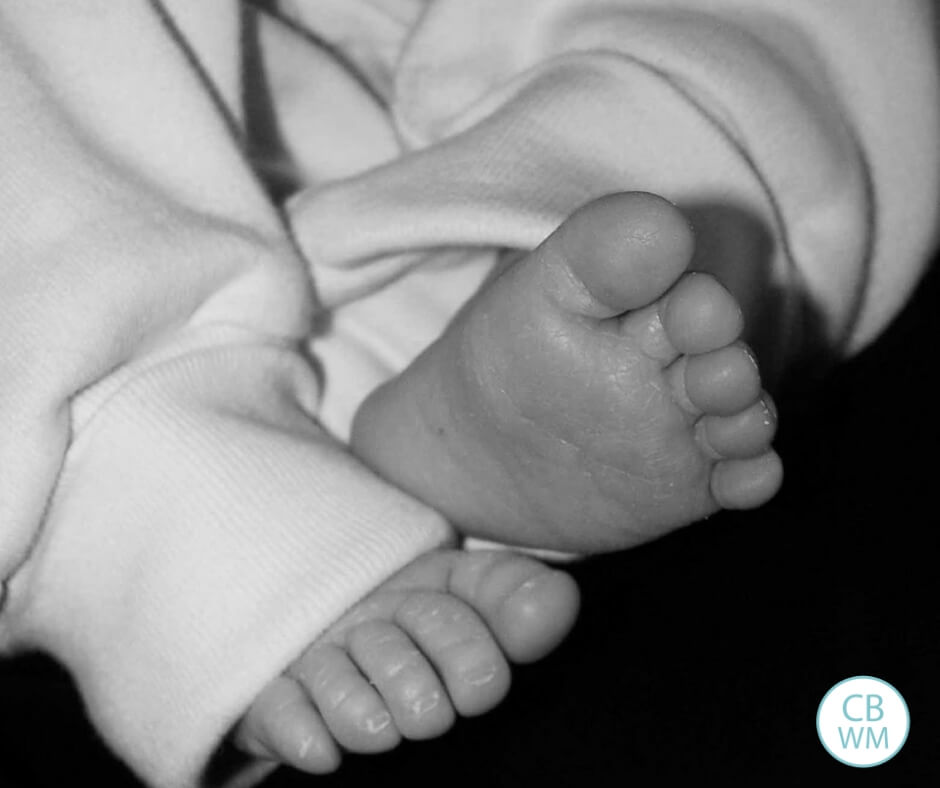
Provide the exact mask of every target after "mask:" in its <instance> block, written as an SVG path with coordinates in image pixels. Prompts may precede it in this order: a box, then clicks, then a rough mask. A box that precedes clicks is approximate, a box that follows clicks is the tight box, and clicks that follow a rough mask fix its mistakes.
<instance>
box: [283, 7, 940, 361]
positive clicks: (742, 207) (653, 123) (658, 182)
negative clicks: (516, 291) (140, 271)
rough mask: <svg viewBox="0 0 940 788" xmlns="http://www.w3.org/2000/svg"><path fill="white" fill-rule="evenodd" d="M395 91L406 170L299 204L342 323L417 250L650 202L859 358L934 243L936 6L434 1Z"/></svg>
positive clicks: (307, 243)
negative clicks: (586, 206)
mask: <svg viewBox="0 0 940 788" xmlns="http://www.w3.org/2000/svg"><path fill="white" fill-rule="evenodd" d="M350 2H352V4H353V5H369V4H368V3H363V2H359V3H357V2H355V0H350ZM324 3H325V6H326V7H334V9H335V8H338V7H339V5H340V4H339V3H338V2H335V0H324ZM352 51H353V53H355V50H354V49H353V50H352ZM391 79H392V83H393V87H392V88H391V89H390V90H389V91H388V94H387V97H386V98H387V101H388V102H389V107H388V113H387V114H388V117H389V118H390V122H391V123H393V124H394V127H395V129H396V132H397V139H398V140H399V141H400V142H401V144H402V146H403V150H402V152H401V153H400V154H398V155H397V157H396V158H394V160H392V161H388V162H383V163H382V166H378V167H374V168H373V169H371V170H368V171H364V172H358V173H355V174H354V176H353V177H348V178H343V179H338V180H336V181H333V182H331V183H329V184H327V185H326V186H325V187H321V188H316V189H313V190H310V191H309V192H307V193H305V194H303V195H301V196H300V197H298V198H297V199H295V200H294V201H293V202H292V203H291V216H292V221H293V225H294V229H295V232H296V235H297V238H298V240H299V242H300V244H301V247H302V248H303V250H304V252H305V255H306V256H307V257H308V259H310V260H312V261H314V264H315V266H317V267H318V271H319V276H318V279H319V281H320V284H321V293H322V294H323V295H324V297H325V298H326V299H327V300H328V301H332V302H334V303H337V304H343V303H345V302H347V301H349V300H350V299H352V298H355V297H357V294H358V289H357V288H360V287H361V286H362V283H363V282H367V283H369V284H370V286H373V287H374V286H376V280H382V278H383V277H384V278H385V280H386V281H391V280H392V279H394V278H395V277H398V276H400V275H401V272H402V270H403V268H407V266H408V265H417V264H419V263H421V262H423V260H424V258H422V256H421V254H422V253H428V252H437V251H440V250H442V249H450V248H454V247H475V248H486V247H490V248H493V247H496V248H498V247H515V248H530V247H532V246H534V245H536V244H537V243H539V242H540V241H541V240H542V239H543V238H544V237H545V236H546V235H548V233H549V232H551V230H553V229H554V228H555V227H556V226H557V225H558V224H559V223H560V222H561V221H562V220H563V219H564V218H565V217H566V216H567V215H568V214H570V213H571V211H572V210H574V209H575V208H576V207H578V206H579V205H581V204H583V203H584V202H586V201H587V200H589V199H591V198H592V197H595V196H598V195H600V194H603V193H606V192H611V191H620V190H634V189H635V190H647V191H653V192H658V193H660V194H663V195H665V196H666V197H669V198H670V199H672V200H674V201H675V202H677V203H679V204H680V206H682V207H683V208H685V209H686V210H687V211H688V212H689V213H691V214H692V217H693V220H694V222H695V224H696V226H697V228H698V229H699V230H700V231H702V235H701V237H700V239H699V241H700V245H701V246H702V247H703V249H704V251H705V253H708V254H710V255H711V256H712V258H715V259H727V260H730V261H732V262H731V263H729V266H728V268H729V276H739V277H742V280H743V281H742V282H741V283H739V284H740V285H741V286H742V287H746V286H750V285H751V284H753V283H756V285H757V286H759V287H761V288H762V291H765V292H768V293H770V294H771V298H772V300H774V299H775V301H776V307H775V308H777V309H779V310H781V314H780V315H778V316H777V318H776V319H771V318H769V317H767V318H766V322H767V323H768V324H770V325H789V326H790V328H791V329H793V330H799V328H800V327H801V326H802V327H804V328H805V326H806V325H807V324H808V322H809V319H808V318H809V317H810V316H813V317H814V318H815V321H816V326H815V327H814V329H815V331H816V332H817V334H818V340H819V341H821V342H825V344H826V345H828V346H829V349H830V350H832V351H835V352H841V353H846V352H855V351H857V350H858V349H860V348H861V347H863V346H864V345H865V344H866V343H867V342H869V341H871V339H873V338H874V337H875V336H876V335H877V334H878V333H879V332H880V331H881V330H882V329H883V328H884V326H885V324H886V323H887V322H888V320H890V319H891V317H892V316H893V315H894V314H896V312H897V311H898V310H899V309H900V307H901V305H903V303H904V302H905V300H906V298H907V296H908V295H909V293H910V291H911V289H912V288H913V286H914V284H915V283H916V281H917V279H918V277H919V274H920V273H921V271H922V270H923V268H924V266H925V264H926V260H927V258H928V255H929V252H930V250H931V248H932V245H933V243H934V242H935V240H936V228H937V212H938V205H940V199H938V198H940V147H938V145H937V143H936V141H937V139H938V135H940V115H938V95H940V85H938V74H937V46H936V43H935V39H934V24H933V17H932V14H931V7H930V4H929V3H926V2H918V1H917V0H898V1H897V2H891V3H885V2H880V0H854V1H853V2H847V1H846V0H794V2H786V3H782V2H772V1H771V0H710V2H699V0H655V2H653V0H603V1H601V0H598V1H597V2H584V1H583V0H514V2H505V0H479V2H475V3H466V2H462V0H437V2H433V3H431V4H429V5H428V6H427V7H426V8H425V10H424V11H423V14H422V15H421V16H420V18H419V19H417V20H416V21H415V23H414V29H413V30H411V31H410V33H409V35H408V37H407V38H406V39H405V40H404V43H403V44H402V50H401V52H399V53H398V55H397V59H396V61H395V73H394V74H393V76H392V78H391ZM353 217H355V221H357V223H358V225H357V226H359V227H361V228H362V229H361V231H357V232H355V233H352V232H349V227H350V222H351V221H353V220H354V218H353ZM406 252H408V253H410V255H411V257H410V258H407V257H406V256H403V255H404V254H405V253H406ZM735 258H738V260H740V259H743V260H744V261H745V263H746V265H738V264H737V263H738V260H735ZM758 269H760V270H758ZM370 277H371V279H370ZM749 277H752V278H753V280H754V281H753V283H752V282H749V281H748V278H749ZM770 306H771V305H770V303H768V308H770ZM801 308H802V309H803V310H804V311H802V312H801V311H800V310H801ZM389 319H390V320H391V319H394V317H393V316H392V315H389Z"/></svg>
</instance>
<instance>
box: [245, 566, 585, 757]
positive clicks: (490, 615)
mask: <svg viewBox="0 0 940 788" xmlns="http://www.w3.org/2000/svg"><path fill="white" fill-rule="evenodd" d="M577 609H578V591H577V587H576V586H575V585H574V582H573V581H572V580H571V578H570V577H569V576H568V575H567V574H565V573H563V572H558V571H554V570H551V569H549V568H548V567H546V566H545V565H543V564H541V563H539V562H538V561H534V560H532V559H530V558H526V557H524V556H519V555H516V554H515V553H511V552H507V551H495V552H494V551H480V552H461V551H451V550H441V551H437V552H433V553H428V554H426V555H424V556H421V557H420V558H418V559H417V560H416V561H414V562H413V563H411V564H410V565H409V566H407V567H405V568H404V569H403V570H402V571H401V572H399V573H398V574H397V575H395V576H394V577H393V578H392V579H391V580H389V581H388V582H386V583H385V584H384V585H382V586H380V587H379V588H378V589H376V590H375V591H373V592H372V593H371V594H370V595H369V596H368V597H366V599H365V600H363V601H362V602H361V603H360V604H358V605H357V606H356V607H355V608H353V609H352V610H350V611H349V612H348V613H347V614H346V615H345V616H343V618H342V619H340V621H338V622H337V623H336V624H335V625H334V626H333V627H331V628H330V629H329V630H328V631H327V632H326V633H325V634H324V635H323V636H321V637H320V638H319V639H318V640H317V641H316V642H315V643H314V644H313V645H312V646H311V647H310V648H308V649H307V651H305V652H304V653H303V654H302V655H301V656H300V657H299V658H298V659H297V660H296V661H295V662H294V663H293V665H291V666H290V668H289V669H288V670H287V672H286V673H285V674H284V675H283V676H281V677H279V678H277V679H275V680H274V681H273V682H272V683H271V684H269V685H268V686H267V687H266V688H265V689H264V690H263V691H262V693H261V695H260V696H259V697H258V698H257V700H256V701H255V702H254V704H252V707H251V709H250V710H249V711H248V713H247V714H246V715H245V717H244V718H243V720H242V722H241V723H240V724H239V726H238V728H237V729H236V733H235V738H234V742H235V744H236V746H237V747H238V748H239V749H241V750H242V751H244V752H247V753H248V754H250V755H254V756H257V757H261V758H267V759H274V760H277V761H280V762H282V763H286V764H288V765H291V766H294V767H295V768H298V769H301V770H303V771H307V772H311V773H318V774H322V773H326V772H330V771H333V770H334V769H336V768H337V766H338V765H339V762H340V758H341V752H342V751H344V750H345V751H349V752H358V753H374V752H381V751H384V750H388V749H391V748H392V747H395V746H396V745H397V744H398V743H399V741H400V740H401V738H402V737H405V738H407V739H428V738H432V737H435V736H440V735H441V734H442V733H444V732H445V731H446V730H447V729H448V728H449V727H450V726H451V725H452V724H453V722H454V719H455V715H456V714H461V715H463V716H473V715H477V714H482V713H483V712H485V711H488V710H489V709H491V708H492V707H493V706H495V705H496V704H497V703H499V702H500V701H501V700H502V699H503V697H504V696H505V694H506V692H507V690H508V689H509V667H508V665H507V657H508V659H509V660H510V661H512V662H517V663H525V662H532V661H534V660H536V659H539V658H540V657H542V656H544V655H545V654H546V653H548V652H549V651H551V650H552V649H553V648H554V647H555V646H556V645H558V643H559V642H560V641H561V640H562V638H563V637H564V636H565V635H566V634H567V633H568V631H569V630H570V629H571V626H572V624H573V623H574V619H575V616H576V615H577Z"/></svg>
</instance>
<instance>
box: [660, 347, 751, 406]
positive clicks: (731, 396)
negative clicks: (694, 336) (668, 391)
mask: <svg viewBox="0 0 940 788" xmlns="http://www.w3.org/2000/svg"><path fill="white" fill-rule="evenodd" d="M677 365H678V367H679V369H678V370H677V371H680V372H681V375H675V374H674V375H673V376H672V377H673V379H674V381H675V382H677V383H678V384H679V385H681V387H682V388H683V389H684V392H683V393H684V398H685V399H686V400H687V401H688V403H690V404H691V405H692V406H693V407H694V408H695V409H696V410H697V411H698V412H701V413H708V414H713V415H716V416H731V415H733V414H735V413H737V412H738V411H741V410H744V409H745V408H747V407H749V406H751V405H753V404H754V403H755V402H757V401H758V400H759V399H760V395H761V381H760V372H759V371H758V368H757V362H756V361H755V360H754V357H753V355H751V352H750V350H749V349H748V348H747V347H746V346H745V345H743V344H741V343H735V344H733V345H728V346H727V347H723V348H721V349H719V350H713V351H711V352H710V353H703V354H701V355H698V356H683V357H682V358H681V359H679V361H677V362H676V363H675V364H673V367H676V366H677ZM670 369H672V367H670Z"/></svg>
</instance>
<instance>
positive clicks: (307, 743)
mask: <svg viewBox="0 0 940 788" xmlns="http://www.w3.org/2000/svg"><path fill="white" fill-rule="evenodd" d="M315 738H316V737H315V736H307V737H306V738H305V739H304V740H303V741H302V742H301V743H300V747H299V748H298V749H297V757H298V758H300V759H301V760H303V759H304V758H306V757H307V753H308V752H310V748H311V747H313V742H314V739H315Z"/></svg>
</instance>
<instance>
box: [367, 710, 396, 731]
mask: <svg viewBox="0 0 940 788" xmlns="http://www.w3.org/2000/svg"><path fill="white" fill-rule="evenodd" d="M391 724H392V715H391V714H389V713H388V712H387V711H381V712H379V713H378V714H373V715H372V716H371V717H366V718H365V719H364V720H363V721H362V729H363V730H364V731H365V732H366V733H368V734H371V735H374V734H376V733H381V732H382V731H384V730H385V729H386V728H387V727H388V726H389V725H391Z"/></svg>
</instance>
